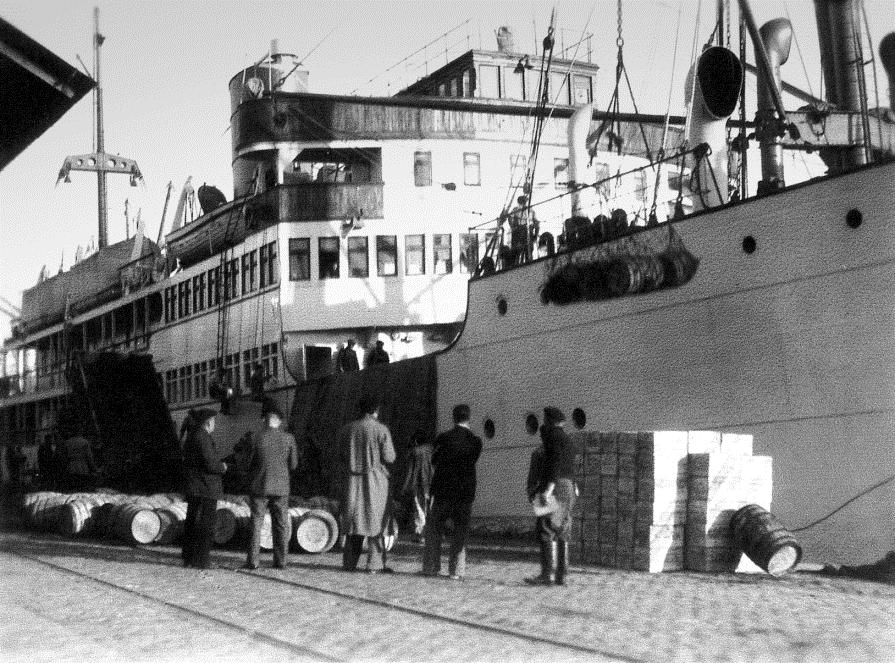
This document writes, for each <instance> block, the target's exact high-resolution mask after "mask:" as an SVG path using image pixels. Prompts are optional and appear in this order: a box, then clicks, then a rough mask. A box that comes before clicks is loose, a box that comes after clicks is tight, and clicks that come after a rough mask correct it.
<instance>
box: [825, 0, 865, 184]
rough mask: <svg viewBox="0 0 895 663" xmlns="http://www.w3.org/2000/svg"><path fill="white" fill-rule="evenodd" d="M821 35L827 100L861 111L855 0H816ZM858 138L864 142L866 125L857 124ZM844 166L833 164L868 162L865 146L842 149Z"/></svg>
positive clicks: (836, 169) (842, 108)
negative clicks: (864, 126)
mask: <svg viewBox="0 0 895 663" xmlns="http://www.w3.org/2000/svg"><path fill="white" fill-rule="evenodd" d="M814 2H815V7H814V10H815V14H816V16H817V27H818V31H819V37H820V49H821V62H822V63H823V69H824V76H825V80H826V88H827V101H829V102H830V103H831V104H833V105H835V106H836V107H837V108H839V109H840V110H848V111H858V112H860V110H861V106H862V101H863V100H862V99H861V84H860V81H859V76H861V75H863V72H862V70H861V68H862V67H863V66H864V64H863V63H862V62H861V61H860V60H861V58H859V57H858V54H859V49H858V47H859V44H860V39H861V31H860V29H859V23H858V19H857V17H858V13H857V12H858V10H857V4H856V2H855V0H814ZM854 129H855V134H856V138H857V139H858V140H859V141H860V142H861V143H863V142H864V128H863V124H862V123H860V122H857V123H855V126H854ZM842 157H843V158H842V163H841V166H839V165H837V164H830V166H831V169H832V170H833V171H834V172H835V171H838V170H840V168H841V169H843V170H849V169H851V168H854V167H855V166H859V165H862V164H864V163H866V162H867V157H866V154H865V152H864V146H863V145H856V146H855V147H853V148H851V149H848V150H843V151H842Z"/></svg>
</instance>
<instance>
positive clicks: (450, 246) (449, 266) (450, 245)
mask: <svg viewBox="0 0 895 663" xmlns="http://www.w3.org/2000/svg"><path fill="white" fill-rule="evenodd" d="M438 238H441V239H442V241H443V240H444V238H447V246H444V245H442V246H439V245H438ZM453 250H454V242H453V236H452V235H451V234H450V233H435V234H434V235H432V273H433V274H435V275H436V276H437V275H441V274H453V273H454V259H453ZM439 254H441V255H442V256H444V255H445V254H447V260H442V261H441V263H442V264H443V265H445V269H444V271H439V270H438V264H439V260H438V256H439Z"/></svg>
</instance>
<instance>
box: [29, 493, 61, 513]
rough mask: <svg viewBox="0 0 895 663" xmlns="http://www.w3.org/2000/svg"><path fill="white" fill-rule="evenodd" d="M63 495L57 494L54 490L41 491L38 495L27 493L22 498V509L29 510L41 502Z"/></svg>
mask: <svg viewBox="0 0 895 663" xmlns="http://www.w3.org/2000/svg"><path fill="white" fill-rule="evenodd" d="M61 494H62V493H57V492H54V491H52V490H41V491H38V492H36V493H26V494H25V495H24V496H22V508H24V509H25V510H28V509H29V508H30V507H31V506H32V505H33V504H36V503H37V502H39V501H40V500H45V499H47V498H48V497H58V496H59V495H61Z"/></svg>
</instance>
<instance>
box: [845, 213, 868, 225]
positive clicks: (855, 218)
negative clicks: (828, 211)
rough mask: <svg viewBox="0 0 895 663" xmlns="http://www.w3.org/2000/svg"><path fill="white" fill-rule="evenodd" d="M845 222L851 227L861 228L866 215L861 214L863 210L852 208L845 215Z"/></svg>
mask: <svg viewBox="0 0 895 663" xmlns="http://www.w3.org/2000/svg"><path fill="white" fill-rule="evenodd" d="M845 222H846V223H847V224H848V227H849V228H859V227H860V226H861V224H862V223H863V222H864V215H863V214H861V210H857V209H851V210H849V211H848V214H846V215H845Z"/></svg>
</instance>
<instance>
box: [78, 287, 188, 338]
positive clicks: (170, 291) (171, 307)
mask: <svg viewBox="0 0 895 663" xmlns="http://www.w3.org/2000/svg"><path fill="white" fill-rule="evenodd" d="M176 318H177V286H174V285H172V286H170V287H168V288H165V322H173V321H174V320H175V319H176ZM88 339H89V337H88Z"/></svg>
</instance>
